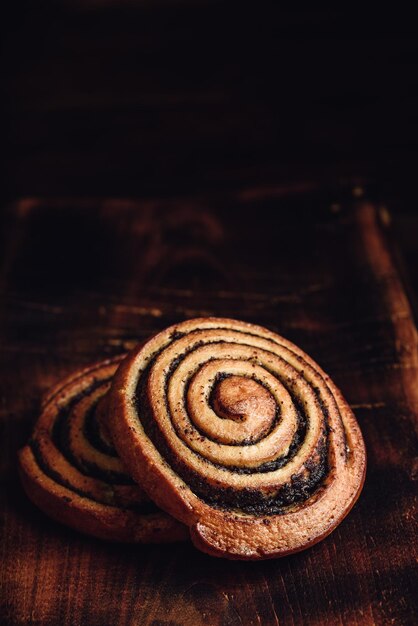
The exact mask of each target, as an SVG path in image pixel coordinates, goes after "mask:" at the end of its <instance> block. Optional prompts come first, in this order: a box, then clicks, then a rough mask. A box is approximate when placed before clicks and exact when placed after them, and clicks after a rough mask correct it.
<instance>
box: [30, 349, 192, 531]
mask: <svg viewBox="0 0 418 626" xmlns="http://www.w3.org/2000/svg"><path fill="white" fill-rule="evenodd" d="M120 361H121V357H118V358H116V359H113V360H108V361H104V362H101V363H98V364H96V365H94V366H92V367H90V368H87V369H84V370H81V371H79V372H76V373H75V374H73V375H72V376H70V377H68V378H67V379H65V380H63V381H61V382H60V383H59V384H58V385H57V386H56V387H54V388H53V389H52V390H51V391H50V392H48V394H47V395H46V396H45V398H44V402H43V406H42V410H41V415H40V417H39V419H38V421H37V423H36V425H35V428H34V432H33V434H32V437H31V440H30V441H29V443H28V444H27V445H26V446H25V447H24V448H23V449H22V450H20V452H19V468H20V474H21V478H22V482H23V485H24V488H25V491H26V492H27V495H28V496H29V498H30V499H31V500H32V501H33V502H34V503H35V504H36V505H37V506H38V507H39V508H40V509H42V510H43V511H44V512H45V513H47V514H48V515H49V516H51V517H52V518H54V519H56V520H58V521H60V522H62V523H64V524H66V525H68V526H71V527H72V528H75V529H76V530H79V531H82V532H85V533H87V534H90V535H94V536H96V537H99V538H102V539H110V540H115V541H127V542H146V543H148V542H165V541H173V540H177V539H184V538H186V536H187V534H188V533H187V529H186V528H185V527H184V526H183V525H182V524H180V523H179V522H177V521H176V520H174V519H173V518H171V517H170V516H169V515H167V514H166V513H163V512H162V511H161V510H159V509H158V508H157V507H156V506H155V504H154V503H153V502H151V501H150V500H149V498H148V497H147V496H146V494H145V493H144V492H143V491H142V489H140V487H139V486H138V485H137V484H136V483H134V481H133V480H132V479H131V478H130V476H129V475H128V474H127V473H126V471H125V469H124V467H123V465H122V462H121V460H120V458H119V457H118V456H117V454H116V451H115V449H114V447H113V444H112V441H111V439H110V437H109V433H108V431H107V427H106V423H105V422H106V418H107V410H106V409H107V398H106V393H107V391H108V389H109V386H110V381H111V378H112V376H113V374H114V372H115V370H116V369H117V367H118V365H119V363H120Z"/></svg>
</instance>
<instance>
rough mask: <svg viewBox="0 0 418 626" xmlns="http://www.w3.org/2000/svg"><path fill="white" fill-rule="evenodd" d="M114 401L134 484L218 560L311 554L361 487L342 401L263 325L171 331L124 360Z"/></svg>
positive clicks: (218, 321)
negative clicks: (307, 550)
mask: <svg viewBox="0 0 418 626" xmlns="http://www.w3.org/2000/svg"><path fill="white" fill-rule="evenodd" d="M109 402H110V408H109V427H110V430H111V432H112V435H113V440H114V441H115V445H116V448H117V450H118V452H119V454H120V455H121V457H122V458H123V460H124V462H125V463H126V466H127V467H128V469H129V471H130V473H131V475H132V476H133V477H134V478H135V479H136V480H137V481H138V482H139V483H140V484H141V485H143V486H144V488H145V489H146V491H147V492H148V493H149V495H150V496H151V498H152V499H153V500H154V501H155V502H156V503H157V504H158V505H159V506H161V508H163V509H165V510H166V511H167V512H169V513H171V514H172V515H173V516H175V517H176V518H177V519H179V520H181V521H182V522H184V523H186V524H187V525H188V526H190V530H191V536H192V540H193V542H194V543H195V545H196V546H197V547H198V548H200V549H202V550H203V551H206V552H209V553H211V554H214V555H217V556H226V557H229V558H241V559H262V558H271V557H275V556H282V555H285V554H289V553H291V552H296V551H298V550H302V549H304V548H305V547H308V546H309V545H312V544H314V543H316V542H317V541H319V540H320V539H322V538H323V537H325V536H326V535H328V534H329V533H330V532H331V531H332V530H333V529H334V528H335V527H336V526H337V524H338V523H339V522H340V521H341V520H342V519H343V517H344V516H345V515H346V514H347V512H348V511H349V510H350V509H351V507H352V506H353V504H354V502H355V501H356V499H357V497H358V495H359V493H360V490H361V487H362V485H363V481H364V475H365V448H364V443H363V439H362V436H361V432H360V429H359V427H358V424H357V422H356V420H355V417H354V415H353V413H352V412H351V410H350V408H349V406H348V404H347V403H346V401H345V400H344V399H343V397H342V395H341V393H340V392H339V390H338V389H337V388H336V386H335V385H334V384H333V382H332V381H331V380H330V378H329V377H328V376H327V375H326V374H325V373H324V372H323V371H322V370H321V369H320V368H319V366H318V365H317V364H316V363H315V362H314V361H313V360H312V359H311V358H310V357H309V356H307V355H306V354H305V353H304V352H303V351H302V350H301V349H300V348H298V347H297V346H295V345H294V344H292V343H291V342H290V341H287V340H286V339H284V338H282V337H280V336H279V335H277V334H275V333H273V332H270V331H269V330H267V329H265V328H262V327H259V326H255V325H252V324H247V323H244V322H239V321H235V320H230V319H222V318H202V319H195V320H189V321H187V322H183V323H180V324H177V325H175V326H172V327H170V328H168V329H167V330H164V331H163V332H161V333H160V334H158V335H156V336H155V337H154V338H152V339H151V340H150V341H148V342H147V343H146V344H145V345H143V346H142V347H139V348H138V349H137V350H135V351H134V352H133V353H132V354H131V355H130V356H128V358H127V359H126V360H125V361H124V363H123V364H122V365H121V367H120V368H119V370H118V372H117V374H116V376H115V378H114V380H113V383H112V389H111V392H110V399H109Z"/></svg>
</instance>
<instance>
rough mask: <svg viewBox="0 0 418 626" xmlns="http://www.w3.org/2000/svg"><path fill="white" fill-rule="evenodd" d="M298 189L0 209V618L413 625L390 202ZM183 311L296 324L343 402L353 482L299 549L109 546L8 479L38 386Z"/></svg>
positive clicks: (409, 383)
mask: <svg viewBox="0 0 418 626" xmlns="http://www.w3.org/2000/svg"><path fill="white" fill-rule="evenodd" d="M302 191H303V193H302V192H301V191H300V190H299V192H298V193H292V194H289V193H284V192H283V190H280V189H279V190H277V189H256V190H251V189H247V190H242V191H240V192H236V193H230V194H225V195H223V196H216V197H215V196H214V197H209V196H205V197H204V198H199V197H195V198H192V199H190V198H179V199H173V200H170V201H168V200H164V201H162V200H161V201H160V200H158V199H156V200H149V199H148V200H146V201H139V200H138V201H131V200H106V199H105V200H85V201H82V200H69V199H67V200H66V199H60V200H41V199H26V200H22V201H21V202H19V203H17V204H16V205H13V206H12V207H10V208H9V210H8V211H6V213H5V215H4V219H3V222H4V230H3V232H4V238H3V241H2V250H3V261H2V266H1V274H0V282H1V289H2V293H3V297H2V301H3V307H2V330H1V333H2V349H1V352H0V359H1V377H0V384H1V426H2V455H1V457H0V464H1V477H2V485H3V487H5V488H3V489H2V497H1V524H2V531H1V536H2V552H1V563H2V565H1V575H0V576H1V582H2V592H1V619H0V621H1V623H2V624H3V623H4V624H14V625H15V624H39V625H42V626H44V625H55V624H57V625H58V624H59V625H64V624H68V625H71V626H76V625H78V624H80V625H81V624H82V625H87V624H94V625H96V624H97V625H99V624H112V625H113V624H118V625H128V624H129V625H130V624H141V625H142V624H152V625H153V626H162V625H165V626H168V625H170V626H174V625H177V624H188V625H193V626H199V625H200V624H205V625H209V624H214V625H231V626H235V625H237V626H238V625H242V624H262V625H263V626H264V625H269V624H276V625H277V624H280V625H282V624H304V625H306V624H308V625H311V624H312V625H317V624H344V625H347V624H359V625H369V624H370V625H371V624H397V625H399V624H414V623H416V619H417V617H416V616H417V613H416V606H414V592H416V587H417V580H416V576H415V574H416V569H415V565H416V545H415V544H414V540H415V539H416V530H417V526H416V517H415V515H416V499H414V498H415V496H416V485H417V482H416V481H417V479H418V460H417V447H416V426H417V414H418V357H417V334H416V330H415V327H414V324H413V320H412V316H411V310H410V306H409V303H408V299H407V297H406V296H405V292H404V288H403V285H402V282H401V280H400V278H399V275H398V273H397V270H396V264H395V262H394V254H393V246H392V244H391V243H390V232H389V227H388V223H389V216H388V214H387V212H386V211H385V210H383V209H378V208H376V207H374V206H372V205H371V204H367V203H365V202H361V203H357V204H356V205H352V203H351V201H344V200H341V199H339V198H337V199H336V198H335V196H329V197H328V196H327V195H326V194H325V195H323V194H318V193H317V192H315V191H314V190H309V189H308V190H306V189H305V190H302ZM200 315H222V316H230V317H238V318H241V319H244V320H248V321H251V322H255V323H258V324H262V325H265V326H267V327H269V328H271V329H273V330H275V331H278V332H279V333H281V334H283V335H285V336H286V337H288V338H289V339H291V340H293V341H295V342H296V343H298V344H299V345H300V346H301V347H302V348H303V349H304V350H306V351H307V352H308V353H309V354H311V355H312V356H313V357H314V358H315V359H316V360H317V361H318V362H319V363H320V364H321V365H322V366H323V368H324V369H325V370H326V371H327V372H328V373H329V374H330V375H331V376H332V377H333V378H334V379H335V381H336V383H337V384H338V385H339V386H340V387H341V389H342V391H343V393H344V395H345V396H346V397H347V399H348V401H349V402H350V404H351V406H352V407H353V409H354V411H355V413H356V415H357V417H358V420H359V422H360V425H361V427H362V430H363V433H364V436H365V440H366V445H367V451H368V462H369V465H368V473H367V479H366V483H365V487H364V491H363V494H362V496H361V498H360V500H359V502H358V503H357V504H356V506H355V508H354V510H353V511H352V512H351V514H350V515H349V516H348V518H347V519H346V520H345V521H344V522H343V523H342V524H341V526H339V527H338V529H337V530H336V531H335V532H334V533H333V534H332V535H331V536H330V537H329V538H327V539H326V540H324V541H323V542H322V543H320V544H318V545H316V546H314V547H313V548H311V549H310V550H307V551H305V552H302V553H300V554H297V555H294V556H291V557H287V558H284V559H281V560H275V561H267V562H260V563H240V562H228V561H225V560H218V559H215V558H211V557H208V556H206V555H203V554H200V553H198V552H197V551H196V550H195V549H194V548H193V547H192V546H191V545H188V544H179V545H173V546H164V547H158V546H145V547H141V546H135V547H132V546H120V545H109V544H106V543H103V542H100V541H98V540H93V539H91V538H88V537H84V536H82V535H79V534H77V533H76V532H73V531H71V530H68V529H66V528H65V527H62V526H60V525H58V524H56V523H54V522H52V521H50V520H49V519H48V518H47V517H45V516H44V515H43V514H42V513H40V512H38V511H37V510H35V508H34V507H33V506H32V505H31V504H30V503H29V502H28V501H27V499H26V497H25V496H24V494H23V492H22V490H21V488H20V485H19V481H18V477H17V468H16V451H17V449H18V448H19V447H20V446H21V445H22V444H23V443H24V442H25V441H26V439H27V437H28V436H29V433H30V431H31V427H32V425H33V423H34V421H35V419H36V417H37V411H38V408H39V400H40V396H41V393H42V392H43V391H44V390H46V389H47V388H48V386H49V385H51V384H52V383H54V382H56V381H57V380H58V379H59V378H60V377H61V376H64V375H66V374H68V373H70V372H71V370H72V369H73V368H75V367H79V366H81V365H84V364H87V363H89V362H91V361H94V360H95V359H97V358H99V357H101V356H104V355H110V354H116V353H118V352H121V351H123V350H125V349H126V348H129V347H131V346H133V345H135V343H136V342H137V341H138V340H141V339H143V338H145V337H147V336H149V335H150V334H151V333H153V332H155V331H157V330H159V329H161V328H163V327H165V326H167V325H168V324H171V323H174V322H176V321H179V320H183V319H186V318H189V317H193V316H200ZM414 616H415V617H414Z"/></svg>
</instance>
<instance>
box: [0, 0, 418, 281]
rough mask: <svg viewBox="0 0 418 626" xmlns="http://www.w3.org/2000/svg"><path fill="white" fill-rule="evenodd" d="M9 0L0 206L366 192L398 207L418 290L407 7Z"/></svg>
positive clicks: (414, 103)
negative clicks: (297, 191)
mask: <svg viewBox="0 0 418 626" xmlns="http://www.w3.org/2000/svg"><path fill="white" fill-rule="evenodd" d="M9 4H10V5H11V6H8V8H7V9H3V18H4V19H3V20H2V30H3V33H2V35H3V36H2V39H3V53H2V76H3V78H2V84H3V88H4V94H3V107H4V112H3V116H2V120H3V125H4V129H3V131H4V132H3V137H4V139H3V141H2V145H3V152H4V163H5V167H4V174H5V178H4V183H3V185H2V192H1V196H2V198H1V199H2V204H3V205H4V204H7V203H9V202H10V201H11V200H14V199H16V198H20V197H25V196H34V195H40V196H95V197H97V196H100V197H102V196H113V197H126V196H134V197H140V198H144V197H155V196H158V197H161V196H168V197H172V196H178V195H190V194H195V193H214V194H216V193H218V192H220V191H223V190H225V189H227V190H235V189H238V188H250V189H251V188H253V187H260V186H280V185H284V186H289V185H290V186H292V185H298V184H300V183H303V182H306V181H315V183H319V184H320V185H323V186H324V187H327V188H331V189H334V188H336V187H339V186H341V185H342V186H344V187H347V188H350V187H353V186H358V185H361V186H362V187H363V188H364V189H365V192H366V194H367V195H370V196H371V197H372V198H373V199H376V200H377V201H378V202H382V203H385V204H387V205H388V206H389V208H390V209H391V211H392V212H393V213H394V215H395V227H396V230H397V235H398V239H399V241H400V244H401V247H402V249H403V253H404V257H405V258H406V260H407V263H408V266H409V273H410V275H411V277H412V282H413V283H414V285H415V287H417V288H418V271H417V270H416V269H415V268H416V267H417V266H418V251H417V247H418V246H417V243H416V242H417V240H418V222H417V218H416V217H415V212H414V209H415V204H416V189H415V179H416V172H417V164H418V156H417V155H418V150H417V144H418V121H417V115H416V112H417V108H418V71H417V70H418V67H417V47H418V46H417V40H416V38H415V32H414V30H415V22H414V20H413V19H412V18H411V17H410V16H408V15H404V14H401V13H400V12H394V11H393V10H392V11H386V12H385V11H384V10H382V9H381V8H379V11H378V12H375V13H373V14H365V13H364V11H362V12H361V13H359V12H358V11H355V10H354V9H353V10H352V11H351V12H350V13H348V12H347V11H341V10H340V11H339V10H336V9H333V10H330V11H323V10H322V11H318V10H314V9H310V10H306V9H305V10H302V11H291V10H289V11H280V12H279V11H277V9H275V8H274V3H253V4H248V3H234V2H202V1H199V2H180V1H177V0H174V1H171V2H169V1H162V2H161V1H160V2H146V1H139V2H126V1H122V2H112V1H111V0H109V1H106V0H104V1H100V0H97V1H92V0H91V1H86V2H81V1H80V2H42V1H41V2H36V3H34V2H22V1H17V2H13V3H9ZM285 217H286V216H285V214H284V215H283V219H285ZM52 234H53V233H52Z"/></svg>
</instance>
